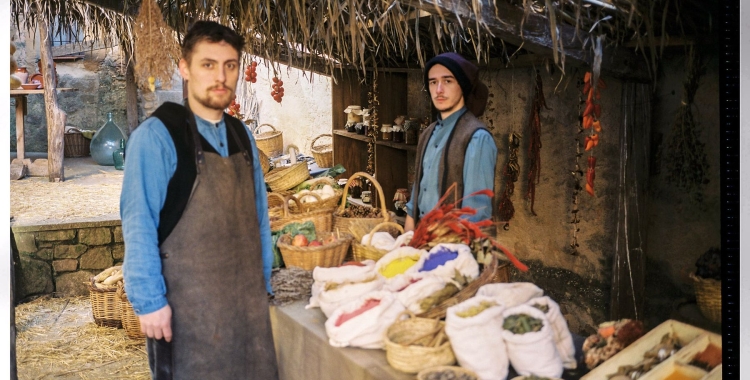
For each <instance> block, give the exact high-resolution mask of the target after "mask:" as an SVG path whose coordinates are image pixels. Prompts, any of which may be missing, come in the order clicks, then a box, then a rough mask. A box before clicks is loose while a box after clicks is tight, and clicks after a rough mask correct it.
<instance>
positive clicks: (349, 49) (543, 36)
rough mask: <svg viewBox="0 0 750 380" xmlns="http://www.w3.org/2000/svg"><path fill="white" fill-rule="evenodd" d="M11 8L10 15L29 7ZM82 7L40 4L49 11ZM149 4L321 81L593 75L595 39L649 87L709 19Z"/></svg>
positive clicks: (662, 3) (612, 7) (516, 5)
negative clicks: (469, 68) (202, 22)
mask: <svg viewBox="0 0 750 380" xmlns="http://www.w3.org/2000/svg"><path fill="white" fill-rule="evenodd" d="M11 1H12V4H13V9H14V11H15V10H16V9H17V7H18V4H27V3H30V2H32V1H33V0H11ZM82 1H84V0H67V1H64V0H56V1H49V0H46V1H43V3H46V4H58V6H57V8H56V9H58V10H59V9H62V8H65V7H63V6H62V4H64V3H67V4H70V5H68V6H67V8H68V9H71V8H75V7H83V6H84V3H82ZM157 1H158V3H159V5H160V6H161V8H162V13H163V15H164V17H165V20H166V22H167V24H168V25H170V26H171V27H173V28H174V29H175V30H176V31H177V32H178V34H179V33H184V32H185V31H186V29H187V26H188V25H189V24H190V23H191V21H192V20H196V19H205V18H210V19H215V20H217V21H219V22H221V23H223V24H226V25H230V26H232V27H233V28H235V29H236V30H237V31H239V32H240V33H242V34H243V35H244V36H245V37H246V40H247V41H248V42H250V43H249V44H248V46H247V51H248V53H251V54H254V55H258V56H261V57H264V58H266V59H268V60H270V61H272V62H276V63H284V64H287V65H289V66H293V67H297V68H301V69H303V70H309V71H315V72H319V73H324V74H332V73H334V72H335V71H336V70H340V69H346V68H351V69H358V70H359V71H364V69H365V68H375V67H378V68H420V67H423V65H424V62H426V60H428V59H429V58H430V57H432V56H433V55H435V54H437V53H440V52H443V51H458V52H460V53H462V54H464V55H467V56H469V57H470V58H472V59H475V60H477V61H478V62H479V63H480V64H482V63H488V62H495V63H497V62H500V64H508V63H509V62H512V60H513V59H514V58H516V57H519V56H522V55H539V56H542V57H545V58H550V59H551V61H552V62H554V64H556V65H557V66H558V67H559V68H560V69H563V70H564V69H565V68H566V67H567V66H570V64H571V63H574V64H581V65H585V66H589V67H596V66H597V54H595V52H596V49H597V41H598V42H599V43H600V44H601V48H600V51H601V54H600V55H599V57H600V58H601V69H602V71H603V72H604V73H606V74H608V75H612V76H616V77H621V78H629V79H634V80H639V81H647V80H653V79H654V74H653V73H654V72H656V67H657V65H658V61H659V58H660V57H661V54H662V52H663V49H664V46H669V45H674V44H675V40H679V41H682V42H684V41H691V38H693V37H694V36H706V35H711V33H712V32H713V31H712V30H711V28H712V17H713V18H714V19H715V16H716V13H717V12H716V8H715V5H714V6H712V5H708V4H709V3H706V2H701V1H698V0H494V2H493V1H487V0H484V1H483V0H307V1H299V0H255V1H246V0H207V1H200V2H199V1H192V0H157ZM140 3H141V0H126V1H120V0H85V4H89V5H95V6H90V7H89V8H91V9H94V8H96V9H98V10H97V11H96V12H99V13H94V12H93V11H89V12H90V16H91V17H99V16H98V14H101V15H106V16H105V18H106V17H110V16H109V15H110V13H108V11H106V10H110V11H112V10H114V11H116V12H118V14H120V15H121V16H122V17H121V18H122V19H123V20H132V18H131V17H130V16H133V15H134V14H135V13H136V12H137V10H138V7H139V6H140ZM74 4H75V6H74ZM49 7H50V8H53V7H54V6H52V5H50V6H49ZM711 7H714V8H711ZM123 15H125V16H123ZM69 19H72V18H69ZM110 19H111V17H110ZM109 22H110V23H111V21H109ZM92 25H93V24H92ZM122 25H124V24H122ZM130 29H132V28H126V29H125V32H127V31H128V30H130ZM117 30H120V29H117ZM124 40H126V41H127V40H129V38H125V39H124Z"/></svg>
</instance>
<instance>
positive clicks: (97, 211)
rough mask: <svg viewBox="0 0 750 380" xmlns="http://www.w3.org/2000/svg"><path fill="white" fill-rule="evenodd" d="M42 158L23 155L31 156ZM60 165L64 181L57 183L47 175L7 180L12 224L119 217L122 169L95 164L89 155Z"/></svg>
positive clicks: (30, 156) (66, 221) (68, 160)
mask: <svg viewBox="0 0 750 380" xmlns="http://www.w3.org/2000/svg"><path fill="white" fill-rule="evenodd" d="M43 157H46V155H44V154H39V153H29V154H27V158H32V159H37V158H43ZM13 158H14V157H11V160H12V159H13ZM63 168H64V173H65V181H63V182H59V183H54V182H49V180H48V178H47V177H26V178H23V179H20V180H17V181H10V215H11V218H12V219H11V221H12V223H13V224H14V225H28V224H57V223H69V222H72V221H96V220H111V219H119V217H120V216H119V214H120V191H121V190H122V178H123V171H121V170H116V169H115V168H114V167H113V166H100V165H97V164H96V162H95V161H94V159H93V158H91V157H81V158H66V159H65V161H64V163H63Z"/></svg>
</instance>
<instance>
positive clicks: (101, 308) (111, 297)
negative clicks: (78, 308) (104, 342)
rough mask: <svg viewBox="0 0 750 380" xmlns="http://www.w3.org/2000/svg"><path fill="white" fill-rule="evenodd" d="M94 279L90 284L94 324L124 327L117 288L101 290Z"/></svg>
mask: <svg viewBox="0 0 750 380" xmlns="http://www.w3.org/2000/svg"><path fill="white" fill-rule="evenodd" d="M94 281H95V280H94V277H91V280H90V282H89V299H90V300H91V313H92V314H93V315H94V323H96V324H97V325H99V326H103V327H116V328H118V329H119V328H121V327H122V316H121V312H120V298H119V297H117V287H114V286H113V287H111V288H107V289H100V288H98V287H97V286H96V285H95V283H94Z"/></svg>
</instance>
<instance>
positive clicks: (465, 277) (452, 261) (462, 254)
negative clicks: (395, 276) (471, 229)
mask: <svg viewBox="0 0 750 380" xmlns="http://www.w3.org/2000/svg"><path fill="white" fill-rule="evenodd" d="M416 267H417V268H419V269H418V271H419V272H427V273H430V274H432V275H434V276H437V277H442V278H444V279H446V280H448V279H454V280H457V281H458V282H463V283H468V282H471V281H472V280H474V279H475V278H477V277H478V276H479V264H478V263H477V260H476V259H475V258H474V255H472V253H471V248H469V246H468V245H466V244H451V243H441V244H438V245H436V246H434V247H432V249H430V250H429V252H427V253H426V254H424V255H422V257H421V258H420V260H419V262H417V264H416ZM457 277H462V279H458V278H457Z"/></svg>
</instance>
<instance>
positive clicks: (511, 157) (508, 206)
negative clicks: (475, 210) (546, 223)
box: [498, 132, 521, 231]
mask: <svg viewBox="0 0 750 380" xmlns="http://www.w3.org/2000/svg"><path fill="white" fill-rule="evenodd" d="M520 146H521V136H519V135H518V133H515V132H511V133H510V135H509V136H508V163H507V164H506V165H505V169H504V170H503V176H504V177H505V191H503V196H502V198H500V205H499V206H498V208H499V216H500V220H503V221H505V225H504V226H503V229H505V230H506V231H507V230H508V228H509V226H510V220H511V219H512V218H513V215H515V213H516V209H515V207H513V201H512V200H511V199H510V197H511V196H512V195H513V190H515V184H514V183H515V182H516V181H518V175H519V174H520V172H521V167H520V165H518V148H519V147H520Z"/></svg>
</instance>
